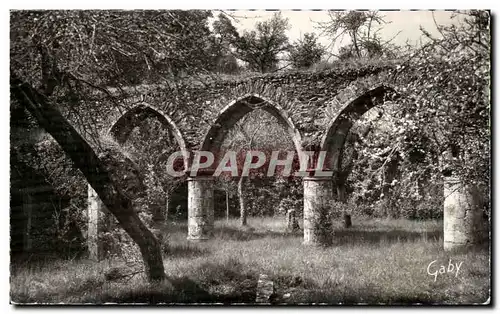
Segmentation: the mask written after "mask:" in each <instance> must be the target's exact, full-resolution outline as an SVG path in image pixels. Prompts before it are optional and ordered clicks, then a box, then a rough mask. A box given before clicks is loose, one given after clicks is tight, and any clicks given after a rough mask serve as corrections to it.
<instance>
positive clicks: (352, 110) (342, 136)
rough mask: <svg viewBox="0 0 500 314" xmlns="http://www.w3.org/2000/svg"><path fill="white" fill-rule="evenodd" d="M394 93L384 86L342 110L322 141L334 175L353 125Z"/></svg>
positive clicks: (323, 149)
mask: <svg viewBox="0 0 500 314" xmlns="http://www.w3.org/2000/svg"><path fill="white" fill-rule="evenodd" d="M392 93H394V90H393V89H392V88H389V87H387V86H384V85H382V86H379V87H377V88H374V89H372V90H369V91H368V92H366V93H364V94H363V95H361V96H359V97H357V98H356V99H354V100H353V101H351V102H349V103H348V104H346V105H345V106H344V107H343V108H342V109H341V110H340V112H339V113H338V115H337V116H336V117H335V119H333V121H332V123H331V124H330V126H329V128H328V131H327V132H326V134H325V136H324V137H323V139H322V141H321V150H322V151H326V160H325V164H326V166H327V168H328V169H330V170H333V171H334V173H335V172H338V171H339V170H340V163H341V160H342V152H343V149H344V143H345V141H346V138H347V135H348V133H349V130H350V129H351V127H352V125H353V124H354V123H355V122H356V121H357V120H358V119H360V118H361V116H362V115H363V114H365V113H366V112H367V111H368V110H370V109H371V108H373V107H375V106H377V105H380V104H382V103H383V102H384V100H385V99H386V97H387V96H388V95H389V94H392Z"/></svg>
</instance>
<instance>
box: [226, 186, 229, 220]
mask: <svg viewBox="0 0 500 314" xmlns="http://www.w3.org/2000/svg"><path fill="white" fill-rule="evenodd" d="M226 221H229V193H228V191H227V190H226Z"/></svg>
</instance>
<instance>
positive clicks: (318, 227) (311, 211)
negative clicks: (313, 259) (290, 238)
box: [303, 177, 333, 245]
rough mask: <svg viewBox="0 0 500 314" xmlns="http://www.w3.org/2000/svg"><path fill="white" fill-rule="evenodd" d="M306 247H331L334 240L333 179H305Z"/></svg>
mask: <svg viewBox="0 0 500 314" xmlns="http://www.w3.org/2000/svg"><path fill="white" fill-rule="evenodd" d="M303 182H304V183H303V184H304V242H303V244H305V245H329V244H331V243H332V240H333V228H332V221H331V218H330V217H331V216H330V201H331V200H332V199H333V193H332V184H333V183H332V178H331V177H304V181H303Z"/></svg>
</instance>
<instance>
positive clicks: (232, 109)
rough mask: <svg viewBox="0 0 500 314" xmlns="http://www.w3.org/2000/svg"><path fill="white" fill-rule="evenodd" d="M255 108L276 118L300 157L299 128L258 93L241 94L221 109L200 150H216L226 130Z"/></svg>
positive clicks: (279, 108)
mask: <svg viewBox="0 0 500 314" xmlns="http://www.w3.org/2000/svg"><path fill="white" fill-rule="evenodd" d="M256 109H261V110H264V111H266V112H268V113H269V114H271V115H272V116H273V117H275V118H276V119H277V120H278V123H279V124H280V125H282V126H283V127H284V128H285V130H286V131H287V133H288V134H289V135H290V137H291V139H292V141H293V143H294V146H295V150H296V153H297V155H298V156H299V158H301V155H300V152H302V138H301V135H300V132H299V130H298V129H297V128H296V127H295V125H294V123H293V122H292V120H291V119H290V118H289V117H288V115H287V113H286V112H285V110H283V109H282V108H281V107H279V106H278V105H276V104H274V103H273V102H271V101H270V100H268V99H266V98H264V97H261V96H258V95H246V96H243V97H241V98H238V99H237V100H235V101H233V102H231V103H230V104H229V105H227V106H226V107H225V108H224V109H222V110H221V112H220V113H219V115H218V116H217V119H216V120H215V121H214V122H213V123H212V126H211V127H210V129H209V130H208V132H207V134H206V135H205V137H204V139H203V142H202V144H201V146H200V150H201V151H210V152H218V151H219V149H220V147H221V145H222V142H223V141H224V138H225V136H226V134H227V132H228V131H229V130H230V129H231V128H232V127H233V126H234V125H235V124H236V123H237V122H238V121H239V120H240V119H241V118H243V117H244V116H245V115H246V114H248V113H249V112H252V111H253V110H256Z"/></svg>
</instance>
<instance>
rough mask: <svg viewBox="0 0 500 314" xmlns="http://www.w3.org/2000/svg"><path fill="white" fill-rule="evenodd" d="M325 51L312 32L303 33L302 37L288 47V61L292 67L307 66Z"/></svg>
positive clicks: (318, 58)
mask: <svg viewBox="0 0 500 314" xmlns="http://www.w3.org/2000/svg"><path fill="white" fill-rule="evenodd" d="M324 53H325V47H323V46H322V45H321V44H320V43H318V38H317V37H316V35H315V34H314V33H305V34H304V38H302V39H299V40H298V41H296V42H294V43H293V44H292V46H291V47H290V61H291V63H292V65H293V67H294V68H297V69H301V68H309V67H310V66H312V65H313V64H315V63H317V62H319V61H320V60H321V57H322V56H323V54H324Z"/></svg>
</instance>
